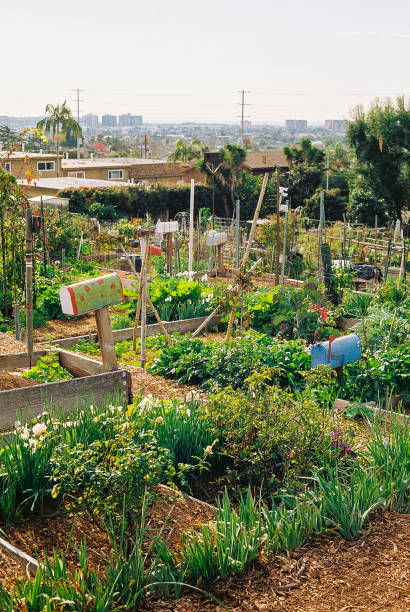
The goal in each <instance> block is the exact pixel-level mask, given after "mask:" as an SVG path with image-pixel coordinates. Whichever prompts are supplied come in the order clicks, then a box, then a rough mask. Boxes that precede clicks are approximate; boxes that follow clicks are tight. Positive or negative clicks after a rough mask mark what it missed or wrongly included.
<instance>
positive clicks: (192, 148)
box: [168, 138, 203, 162]
mask: <svg viewBox="0 0 410 612" xmlns="http://www.w3.org/2000/svg"><path fill="white" fill-rule="evenodd" d="M202 150H203V145H202V143H201V142H200V141H199V140H193V141H192V142H191V144H189V145H186V144H185V142H184V141H183V139H182V138H180V139H179V140H177V143H176V146H175V151H174V152H173V153H171V155H170V156H169V158H168V159H170V160H172V161H182V162H188V161H192V160H193V159H199V158H200V157H201V153H202Z"/></svg>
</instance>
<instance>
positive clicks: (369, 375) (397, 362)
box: [342, 343, 410, 402]
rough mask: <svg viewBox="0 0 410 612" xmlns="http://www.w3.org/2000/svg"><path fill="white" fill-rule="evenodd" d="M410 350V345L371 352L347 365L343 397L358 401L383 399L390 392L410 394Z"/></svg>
mask: <svg viewBox="0 0 410 612" xmlns="http://www.w3.org/2000/svg"><path fill="white" fill-rule="evenodd" d="M409 379H410V349H409V346H408V343H407V344H404V345H400V346H396V347H394V348H389V349H388V350H387V351H382V352H380V353H377V354H373V353H371V354H368V355H366V357H365V358H362V359H361V360H360V361H355V362H353V363H349V364H348V365H347V366H345V375H344V379H343V387H342V388H343V397H344V398H345V399H352V400H358V401H362V402H364V401H379V400H380V401H381V400H383V398H384V397H385V395H386V391H387V392H388V393H392V394H398V395H404V396H406V395H407V397H408V390H409Z"/></svg>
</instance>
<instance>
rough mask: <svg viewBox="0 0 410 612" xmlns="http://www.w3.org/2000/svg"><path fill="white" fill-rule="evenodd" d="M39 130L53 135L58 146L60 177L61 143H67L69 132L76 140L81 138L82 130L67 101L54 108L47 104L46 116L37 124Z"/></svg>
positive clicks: (58, 171) (58, 170)
mask: <svg viewBox="0 0 410 612" xmlns="http://www.w3.org/2000/svg"><path fill="white" fill-rule="evenodd" d="M37 128H38V129H39V130H41V131H42V132H45V133H47V134H51V139H52V140H54V141H55V143H56V145H57V176H60V161H59V158H58V155H59V151H60V142H63V141H65V139H66V138H67V134H68V132H70V133H71V135H72V136H73V137H75V138H81V136H82V130H81V127H80V126H79V125H78V123H77V121H76V120H75V119H74V118H73V116H72V114H71V111H70V109H69V108H68V106H67V101H66V100H65V101H64V102H63V103H62V104H57V105H56V106H53V105H52V104H47V106H46V116H45V117H44V119H41V121H39V122H38V123H37Z"/></svg>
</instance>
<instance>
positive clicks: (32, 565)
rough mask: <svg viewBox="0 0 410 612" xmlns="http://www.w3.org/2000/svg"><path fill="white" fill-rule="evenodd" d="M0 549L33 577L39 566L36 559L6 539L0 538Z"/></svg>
mask: <svg viewBox="0 0 410 612" xmlns="http://www.w3.org/2000/svg"><path fill="white" fill-rule="evenodd" d="M0 549H1V550H2V551H3V552H4V553H5V554H6V555H8V556H9V557H11V558H12V559H14V560H15V561H17V562H18V563H20V564H21V565H22V566H23V567H24V568H25V569H26V572H27V573H28V574H29V575H30V576H32V577H34V576H35V575H36V572H37V569H38V567H39V564H38V561H37V559H34V558H33V557H30V555H28V554H27V553H25V552H23V551H22V550H20V549H19V548H16V547H15V546H13V545H12V544H10V542H7V540H4V539H3V538H0Z"/></svg>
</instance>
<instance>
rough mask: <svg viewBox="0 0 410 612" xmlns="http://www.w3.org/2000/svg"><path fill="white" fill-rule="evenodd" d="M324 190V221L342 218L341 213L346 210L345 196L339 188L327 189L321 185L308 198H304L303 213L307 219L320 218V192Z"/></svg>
mask: <svg viewBox="0 0 410 612" xmlns="http://www.w3.org/2000/svg"><path fill="white" fill-rule="evenodd" d="M322 191H323V192H324V195H325V199H324V203H325V211H326V221H339V220H341V219H343V213H345V212H346V207H347V197H346V195H345V194H343V192H342V190H341V189H337V188H333V189H328V190H327V191H326V190H325V189H323V188H322V187H319V188H318V189H316V191H315V193H314V194H313V195H312V196H311V197H310V198H308V199H305V205H304V207H303V214H304V215H305V216H306V217H308V218H309V219H319V218H320V193H321V192H322Z"/></svg>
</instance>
